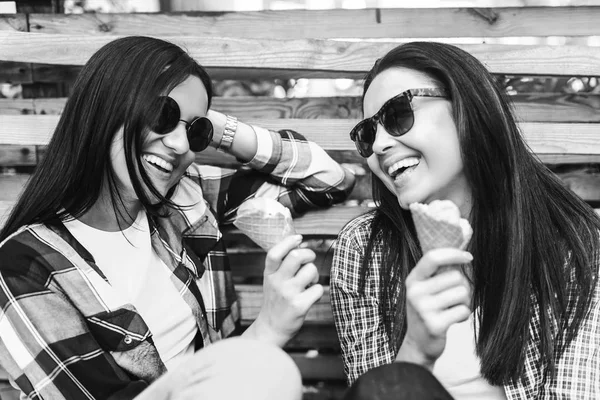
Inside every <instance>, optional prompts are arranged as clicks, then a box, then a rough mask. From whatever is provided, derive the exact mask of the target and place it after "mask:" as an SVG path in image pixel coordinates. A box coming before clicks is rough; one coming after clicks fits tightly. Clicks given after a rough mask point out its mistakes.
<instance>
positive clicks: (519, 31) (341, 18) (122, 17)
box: [0, 7, 600, 39]
mask: <svg viewBox="0 0 600 400" xmlns="http://www.w3.org/2000/svg"><path fill="white" fill-rule="evenodd" d="M598 20H600V7H535V8H531V7H521V8H437V9H433V8H422V9H419V8H407V9H398V8H393V9H385V8H384V9H379V10H376V9H362V10H343V9H334V10H293V11H291V10H281V11H275V10H269V11H253V12H188V13H177V14H174V13H173V14H166V13H161V14H133V13H132V14H99V13H91V14H71V15H65V14H62V15H61V14H32V15H30V31H31V32H38V33H53V34H74V35H140V34H141V35H152V36H169V35H172V34H173V32H178V33H180V34H181V35H190V36H209V37H211V36H212V37H224V36H227V37H242V38H244V37H254V38H265V39H269V38H274V37H276V38H280V39H302V38H324V39H326V38H353V37H360V38H390V37H398V38H402V37H411V38H452V37H505V36H509V37H510V36H593V35H599V34H600V27H599V26H598V24H597V21H598ZM325 21H326V23H324V22H325ZM565 21H569V23H568V24H567V23H565ZM1 28H2V27H1V25H0V29H1ZM5 28H8V29H10V28H11V26H10V25H9V26H6V27H5Z"/></svg>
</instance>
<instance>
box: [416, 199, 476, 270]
mask: <svg viewBox="0 0 600 400" xmlns="http://www.w3.org/2000/svg"><path fill="white" fill-rule="evenodd" d="M448 202H449V201H448ZM452 206H454V207H456V205H454V203H452ZM410 211H411V214H412V217H413V221H414V224H415V229H416V231H417V237H418V238H419V243H420V244H421V249H422V250H423V254H425V253H427V252H428V251H430V250H432V249H437V248H441V247H453V248H457V249H461V250H464V249H465V248H466V247H467V245H468V244H469V241H470V240H471V236H472V234H473V230H472V229H471V225H470V224H469V222H468V221H467V220H466V219H464V218H460V213H459V212H458V207H456V211H455V212H456V213H458V214H456V215H457V217H455V218H446V217H440V216H436V215H435V212H431V209H430V208H429V207H428V206H427V205H425V204H420V203H413V204H411V205H410ZM447 268H448V267H442V268H440V269H438V273H439V272H441V271H442V270H446V269H447Z"/></svg>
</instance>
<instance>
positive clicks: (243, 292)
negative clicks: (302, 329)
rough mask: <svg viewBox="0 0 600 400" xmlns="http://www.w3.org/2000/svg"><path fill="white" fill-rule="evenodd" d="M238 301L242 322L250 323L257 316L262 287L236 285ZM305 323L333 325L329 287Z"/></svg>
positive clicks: (260, 303)
mask: <svg viewBox="0 0 600 400" xmlns="http://www.w3.org/2000/svg"><path fill="white" fill-rule="evenodd" d="M235 290H236V293H237V295H238V301H239V302H240V306H241V309H242V311H241V312H242V314H241V315H242V320H249V321H252V320H254V319H256V317H257V316H258V312H259V311H260V308H261V306H262V298H263V294H262V286H261V285H236V289H235ZM305 321H306V322H316V321H318V322H319V323H333V313H332V311H331V302H330V300H329V287H328V286H326V287H325V293H324V294H323V297H321V299H320V300H319V301H317V303H315V304H314V305H313V306H312V307H311V309H310V311H309V312H308V314H307V315H306V320H305Z"/></svg>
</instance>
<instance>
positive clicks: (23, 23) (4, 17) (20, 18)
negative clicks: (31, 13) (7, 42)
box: [0, 14, 28, 32]
mask: <svg viewBox="0 0 600 400" xmlns="http://www.w3.org/2000/svg"><path fill="white" fill-rule="evenodd" d="M0 31H16V32H27V31H28V28H27V16H26V15H25V14H0Z"/></svg>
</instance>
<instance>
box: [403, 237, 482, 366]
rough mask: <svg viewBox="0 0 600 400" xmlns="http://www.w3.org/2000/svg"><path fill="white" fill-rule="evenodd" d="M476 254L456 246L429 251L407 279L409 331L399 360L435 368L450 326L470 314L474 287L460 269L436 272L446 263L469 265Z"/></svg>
mask: <svg viewBox="0 0 600 400" xmlns="http://www.w3.org/2000/svg"><path fill="white" fill-rule="evenodd" d="M472 260H473V256H472V255H471V254H470V253H468V252H465V251H462V250H458V249H453V248H441V249H434V250H431V251H429V252H427V253H426V254H425V255H424V256H423V257H422V258H421V260H419V262H418V263H417V265H416V266H415V268H413V270H412V271H411V272H410V273H409V274H408V277H407V278H406V323H407V331H406V336H405V337H404V341H403V342H402V345H401V346H400V350H399V351H398V355H397V356H396V361H409V362H413V363H416V364H420V365H423V366H424V367H426V368H429V369H432V368H433V365H434V363H435V361H436V360H437V359H438V358H439V357H440V355H441V354H442V352H443V351H444V348H445V347H446V332H447V331H448V328H449V327H450V325H452V324H455V323H457V322H461V321H464V320H466V319H467V318H468V317H469V315H470V314H471V286H470V284H469V281H468V280H467V278H466V277H465V276H464V274H463V273H462V272H461V271H460V270H459V269H458V268H452V269H449V270H447V271H444V272H442V273H440V274H437V275H436V272H437V270H438V268H440V267H441V266H444V265H456V264H459V265H460V264H467V263H469V262H471V261H472Z"/></svg>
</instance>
